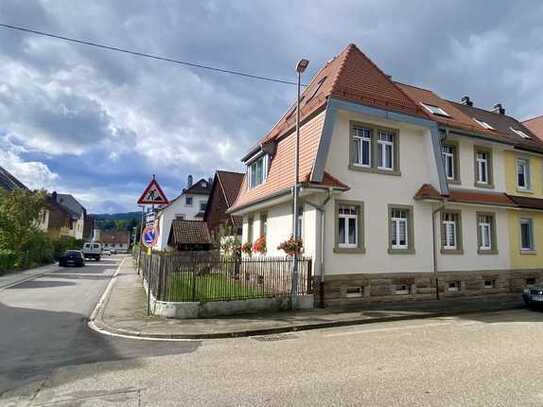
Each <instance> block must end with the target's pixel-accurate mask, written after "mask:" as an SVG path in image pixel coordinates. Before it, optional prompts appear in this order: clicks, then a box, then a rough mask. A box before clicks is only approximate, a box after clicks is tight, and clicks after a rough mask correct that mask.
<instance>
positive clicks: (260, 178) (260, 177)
mask: <svg viewBox="0 0 543 407" xmlns="http://www.w3.org/2000/svg"><path fill="white" fill-rule="evenodd" d="M248 171H249V174H248V176H249V186H250V188H254V187H256V186H258V185H260V184H262V183H263V182H264V181H266V177H267V176H268V155H267V154H264V155H262V156H260V157H259V158H257V159H256V160H254V161H253V162H252V163H251V164H249V168H248Z"/></svg>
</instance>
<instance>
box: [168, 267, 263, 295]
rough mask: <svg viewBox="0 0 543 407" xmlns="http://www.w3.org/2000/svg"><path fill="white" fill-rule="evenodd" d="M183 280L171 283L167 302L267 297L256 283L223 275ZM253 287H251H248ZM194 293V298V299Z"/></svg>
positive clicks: (189, 277)
mask: <svg viewBox="0 0 543 407" xmlns="http://www.w3.org/2000/svg"><path fill="white" fill-rule="evenodd" d="M187 277H188V278H186V279H185V278H184V279H182V280H172V281H170V284H169V287H168V290H167V292H166V297H167V298H166V300H167V301H181V302H182V301H193V300H194V301H202V302H209V301H217V300H229V299H232V300H235V299H245V298H261V297H266V292H265V290H264V288H263V287H262V288H259V287H255V285H256V283H254V282H247V284H244V283H245V282H244V281H242V280H234V279H231V278H227V277H225V276H223V275H221V274H213V273H212V274H206V275H203V276H196V277H194V278H193V277H192V275H190V274H189V275H188V276H187ZM248 285H251V286H248ZM193 292H194V298H193Z"/></svg>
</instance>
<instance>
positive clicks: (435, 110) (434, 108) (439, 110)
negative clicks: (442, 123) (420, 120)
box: [421, 102, 451, 117]
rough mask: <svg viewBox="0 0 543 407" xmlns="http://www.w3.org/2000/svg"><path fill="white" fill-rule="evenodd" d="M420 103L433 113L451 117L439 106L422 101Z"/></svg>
mask: <svg viewBox="0 0 543 407" xmlns="http://www.w3.org/2000/svg"><path fill="white" fill-rule="evenodd" d="M421 105H422V107H424V108H425V109H426V110H428V111H429V112H430V113H432V114H435V115H438V116H445V117H451V115H450V114H448V113H447V112H446V111H445V110H443V109H442V108H441V107H439V106H434V105H430V104H428V103H422V102H421Z"/></svg>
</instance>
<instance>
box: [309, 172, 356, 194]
mask: <svg viewBox="0 0 543 407" xmlns="http://www.w3.org/2000/svg"><path fill="white" fill-rule="evenodd" d="M310 175H311V174H307V176H306V177H305V179H304V181H303V182H304V183H305V184H309V185H322V186H325V187H334V188H338V189H343V190H348V189H350V188H349V186H348V185H347V184H344V183H343V182H341V181H340V180H339V179H337V178H336V177H333V176H332V175H330V174H328V173H327V172H326V171H324V174H323V177H322V181H321V182H313V181H310Z"/></svg>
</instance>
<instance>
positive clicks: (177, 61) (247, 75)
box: [0, 23, 306, 86]
mask: <svg viewBox="0 0 543 407" xmlns="http://www.w3.org/2000/svg"><path fill="white" fill-rule="evenodd" d="M0 28H7V29H10V30H15V31H23V32H26V33H30V34H36V35H41V36H43V37H49V38H55V39H59V40H63V41H68V42H72V43H75V44H80V45H88V46H90V47H95V48H102V49H106V50H109V51H116V52H122V53H125V54H130V55H135V56H138V57H144V58H150V59H155V60H158V61H165V62H172V63H174V64H179V65H185V66H190V67H192V68H200V69H207V70H208V71H215V72H222V73H227V74H231V75H237V76H241V77H244V78H251V79H258V80H262V81H268V82H275V83H281V84H283V85H297V83H296V82H293V81H287V80H284V79H277V78H272V77H269V76H263V75H255V74H252V73H247V72H240V71H233V70H230V69H225V68H219V67H215V66H210V65H202V64H197V63H194V62H189V61H182V60H180V59H174V58H168V57H162V56H159V55H153V54H148V53H146V52H139V51H133V50H129V49H125V48H119V47H115V46H111V45H105V44H99V43H97V42H92V41H84V40H78V39H76V38H72V37H66V36H64V35H59V34H52V33H47V32H44V31H38V30H34V29H31V28H26V27H20V26H16V25H11V24H4V23H0ZM302 86H306V85H302Z"/></svg>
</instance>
